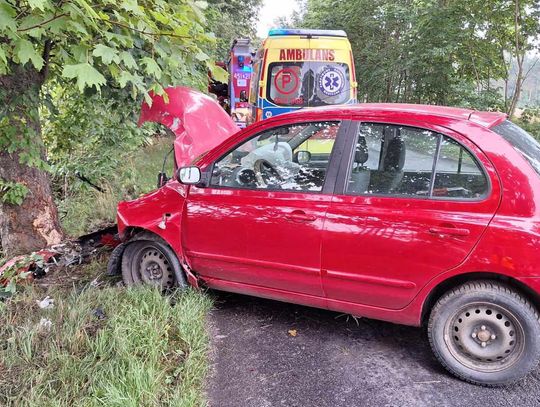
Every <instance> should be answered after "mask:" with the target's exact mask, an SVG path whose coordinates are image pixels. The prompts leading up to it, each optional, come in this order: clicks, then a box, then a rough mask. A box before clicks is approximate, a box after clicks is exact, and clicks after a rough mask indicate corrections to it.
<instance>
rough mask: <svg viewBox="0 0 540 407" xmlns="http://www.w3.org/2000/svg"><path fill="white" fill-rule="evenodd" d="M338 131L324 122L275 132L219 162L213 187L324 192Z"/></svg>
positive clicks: (249, 143) (259, 138) (214, 172)
mask: <svg viewBox="0 0 540 407" xmlns="http://www.w3.org/2000/svg"><path fill="white" fill-rule="evenodd" d="M338 127H339V125H338V123H337V122H321V123H309V124H302V125H295V126H284V127H279V128H276V129H271V130H269V131H267V132H265V133H263V134H261V135H259V136H258V137H256V138H255V139H252V140H250V141H248V143H245V144H243V145H241V146H239V147H238V148H236V149H235V150H234V151H232V152H231V153H230V154H229V155H227V156H226V157H224V158H223V159H222V160H219V161H218V162H217V163H216V165H215V166H214V169H213V172H212V182H211V184H212V185H215V186H222V187H223V186H224V187H236V188H253V189H261V188H264V189H285V190H303V191H320V190H322V186H323V183H324V179H325V176H326V170H327V167H328V163H329V159H330V153H331V150H332V147H333V143H334V140H335V137H336V134H337V129H338ZM310 150H311V151H310Z"/></svg>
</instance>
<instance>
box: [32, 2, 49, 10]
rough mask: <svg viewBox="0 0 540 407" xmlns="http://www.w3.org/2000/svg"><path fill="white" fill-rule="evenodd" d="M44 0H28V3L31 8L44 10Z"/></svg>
mask: <svg viewBox="0 0 540 407" xmlns="http://www.w3.org/2000/svg"><path fill="white" fill-rule="evenodd" d="M45 3H46V0H28V5H29V6H30V8H31V9H32V10H34V9H36V8H38V9H40V10H41V11H44V10H45Z"/></svg>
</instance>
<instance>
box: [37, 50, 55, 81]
mask: <svg viewBox="0 0 540 407" xmlns="http://www.w3.org/2000/svg"><path fill="white" fill-rule="evenodd" d="M53 45H54V42H53V41H52V40H46V41H45V47H44V48H43V61H44V64H43V68H41V71H40V72H39V74H40V75H41V78H42V80H43V82H45V80H46V79H47V76H48V74H49V59H50V57H51V50H52V48H53Z"/></svg>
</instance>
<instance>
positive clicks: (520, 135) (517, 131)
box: [491, 120, 540, 174]
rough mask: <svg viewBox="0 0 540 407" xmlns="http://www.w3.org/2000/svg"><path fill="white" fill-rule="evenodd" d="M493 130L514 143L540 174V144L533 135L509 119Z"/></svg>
mask: <svg viewBox="0 0 540 407" xmlns="http://www.w3.org/2000/svg"><path fill="white" fill-rule="evenodd" d="M491 130H493V131H494V132H495V133H497V134H499V135H501V136H502V138H504V139H505V140H506V141H508V142H509V143H510V144H512V146H513V147H514V148H515V149H516V150H517V151H519V152H520V153H521V154H522V155H523V156H524V157H525V158H526V159H527V161H529V163H530V164H531V165H532V167H533V168H534V169H535V171H536V172H537V173H538V174H540V144H539V143H538V141H536V140H535V138H534V137H533V136H531V135H530V134H529V133H527V132H526V131H525V130H523V129H522V128H521V127H519V126H518V125H516V124H514V123H512V122H511V121H509V120H506V121H504V122H503V123H501V124H499V125H498V126H495V127H493V128H492V129H491Z"/></svg>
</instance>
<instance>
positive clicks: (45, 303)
mask: <svg viewBox="0 0 540 407" xmlns="http://www.w3.org/2000/svg"><path fill="white" fill-rule="evenodd" d="M36 303H37V305H38V307H39V308H41V309H52V308H54V298H51V297H49V296H48V295H47V296H46V297H45V298H43V299H42V300H41V301H39V300H36Z"/></svg>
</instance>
